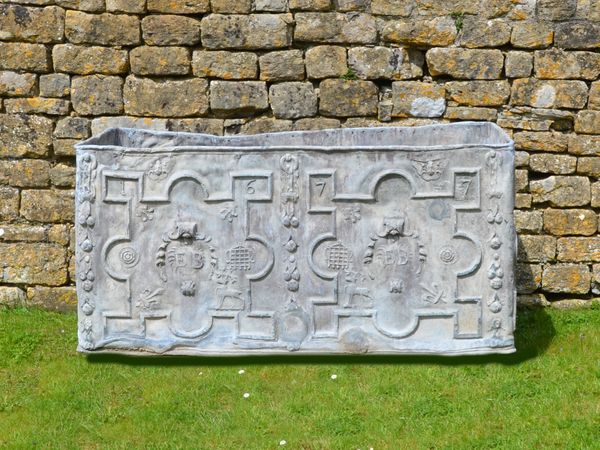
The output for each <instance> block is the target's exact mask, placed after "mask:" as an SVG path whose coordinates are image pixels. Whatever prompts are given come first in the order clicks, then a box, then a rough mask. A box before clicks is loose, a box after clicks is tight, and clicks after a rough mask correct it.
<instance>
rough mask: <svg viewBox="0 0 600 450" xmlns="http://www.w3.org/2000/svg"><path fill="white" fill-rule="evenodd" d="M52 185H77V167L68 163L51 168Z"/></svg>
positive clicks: (72, 186) (71, 186)
mask: <svg viewBox="0 0 600 450" xmlns="http://www.w3.org/2000/svg"><path fill="white" fill-rule="evenodd" d="M50 181H51V182H52V186H59V187H70V188H74V187H75V168H74V167H71V166H68V165H66V164H57V165H55V166H54V167H52V168H51V169H50Z"/></svg>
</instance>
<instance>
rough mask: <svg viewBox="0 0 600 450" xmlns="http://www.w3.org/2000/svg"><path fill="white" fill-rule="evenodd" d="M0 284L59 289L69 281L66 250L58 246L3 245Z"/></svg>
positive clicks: (37, 244)
mask: <svg viewBox="0 0 600 450" xmlns="http://www.w3.org/2000/svg"><path fill="white" fill-rule="evenodd" d="M0 261H1V262H0V265H2V267H3V271H2V272H0V273H1V275H0V281H1V282H3V283H8V284H42V285H47V286H59V285H61V284H64V283H65V282H66V281H67V268H66V260H65V249H64V247H63V246H62V245H58V244H45V243H5V244H4V243H0Z"/></svg>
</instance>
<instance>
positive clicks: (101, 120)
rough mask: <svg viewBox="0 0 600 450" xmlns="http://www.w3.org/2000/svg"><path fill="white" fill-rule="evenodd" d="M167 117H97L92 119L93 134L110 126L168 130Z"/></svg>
mask: <svg viewBox="0 0 600 450" xmlns="http://www.w3.org/2000/svg"><path fill="white" fill-rule="evenodd" d="M168 120H173V119H168ZM168 120H167V119H156V118H153V117H129V116H113V117H110V116H108V117H97V118H95V119H93V120H92V135H94V134H100V133H101V132H103V131H104V130H106V129H108V128H117V127H120V128H140V129H145V130H158V131H168V128H167V124H168Z"/></svg>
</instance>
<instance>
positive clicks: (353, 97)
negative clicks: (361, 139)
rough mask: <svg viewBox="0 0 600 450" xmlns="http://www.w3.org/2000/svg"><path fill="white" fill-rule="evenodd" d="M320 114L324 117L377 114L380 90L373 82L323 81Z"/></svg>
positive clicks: (321, 84)
mask: <svg viewBox="0 0 600 450" xmlns="http://www.w3.org/2000/svg"><path fill="white" fill-rule="evenodd" d="M319 89H320V98H321V100H320V104H319V112H320V113H321V114H322V115H324V116H334V117H352V116H374V115H376V114H377V102H378V94H379V90H378V88H377V85H375V84H374V83H373V82H371V81H353V80H335V79H329V80H323V81H321V83H320V85H319Z"/></svg>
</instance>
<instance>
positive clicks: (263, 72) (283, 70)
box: [258, 50, 304, 81]
mask: <svg viewBox="0 0 600 450" xmlns="http://www.w3.org/2000/svg"><path fill="white" fill-rule="evenodd" d="M258 62H259V65H260V79H261V80H264V81H297V80H303V79H304V59H303V55H302V50H280V51H275V52H270V53H266V54H264V55H262V56H261V57H260V58H259V59H258Z"/></svg>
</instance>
